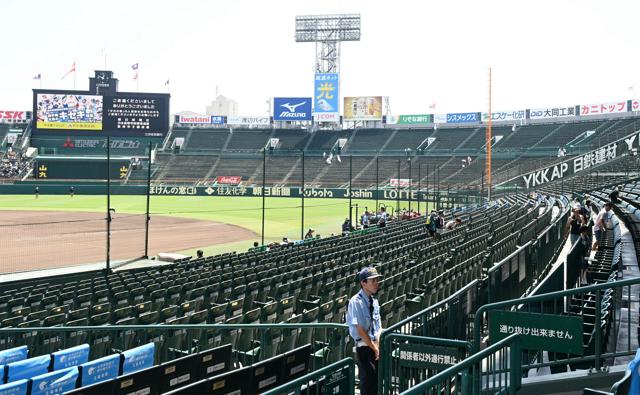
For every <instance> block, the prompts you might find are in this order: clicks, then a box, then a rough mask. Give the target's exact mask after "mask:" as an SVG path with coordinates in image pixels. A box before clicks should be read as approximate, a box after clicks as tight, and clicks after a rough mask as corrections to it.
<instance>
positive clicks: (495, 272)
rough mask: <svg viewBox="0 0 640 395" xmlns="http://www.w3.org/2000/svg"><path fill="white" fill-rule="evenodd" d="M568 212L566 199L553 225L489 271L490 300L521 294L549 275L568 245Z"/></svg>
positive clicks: (488, 295) (488, 296)
mask: <svg viewBox="0 0 640 395" xmlns="http://www.w3.org/2000/svg"><path fill="white" fill-rule="evenodd" d="M568 215H569V205H568V202H566V201H565V202H564V204H563V209H562V211H561V214H560V215H558V216H557V217H556V218H555V219H554V220H553V222H552V223H551V224H549V225H548V226H546V227H545V228H543V229H542V231H541V232H537V233H536V236H534V238H533V239H532V240H530V241H528V242H526V243H525V244H524V245H522V246H519V247H518V248H517V249H516V250H515V251H514V252H512V253H511V254H509V255H508V256H507V257H506V258H504V259H503V260H501V261H500V262H497V263H495V264H493V266H491V267H490V268H489V269H488V270H487V301H488V303H492V302H498V301H502V300H507V299H513V298H517V297H520V296H522V295H523V294H524V293H525V291H526V290H527V289H528V288H529V287H531V286H532V285H533V284H534V282H536V281H539V280H540V278H541V277H542V276H544V275H545V274H546V272H547V271H548V270H549V267H550V265H552V264H553V262H554V261H555V259H556V258H557V257H558V255H559V253H560V252H561V250H562V247H563V245H564V241H565V239H564V234H563V228H564V224H565V223H566V221H567V218H568Z"/></svg>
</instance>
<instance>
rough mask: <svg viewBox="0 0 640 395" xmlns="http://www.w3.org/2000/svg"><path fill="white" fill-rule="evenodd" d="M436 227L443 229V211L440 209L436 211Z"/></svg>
mask: <svg viewBox="0 0 640 395" xmlns="http://www.w3.org/2000/svg"><path fill="white" fill-rule="evenodd" d="M436 227H437V228H438V229H443V228H444V211H442V210H440V211H438V222H437V225H436Z"/></svg>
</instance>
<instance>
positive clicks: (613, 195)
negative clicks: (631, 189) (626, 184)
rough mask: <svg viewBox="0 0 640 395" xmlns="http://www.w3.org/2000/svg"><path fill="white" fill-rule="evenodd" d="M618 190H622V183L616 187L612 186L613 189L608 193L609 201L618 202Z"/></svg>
mask: <svg viewBox="0 0 640 395" xmlns="http://www.w3.org/2000/svg"><path fill="white" fill-rule="evenodd" d="M620 191H622V185H620V186H618V187H617V188H613V191H611V193H610V194H609V200H610V201H611V203H613V204H618V203H620Z"/></svg>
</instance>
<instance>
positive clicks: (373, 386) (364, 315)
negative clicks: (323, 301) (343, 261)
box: [346, 267, 382, 395]
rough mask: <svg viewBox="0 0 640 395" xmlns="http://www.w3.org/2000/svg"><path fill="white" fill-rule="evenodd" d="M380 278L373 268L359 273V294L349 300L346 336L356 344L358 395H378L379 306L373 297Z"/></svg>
mask: <svg viewBox="0 0 640 395" xmlns="http://www.w3.org/2000/svg"><path fill="white" fill-rule="evenodd" d="M380 277H382V276H381V275H380V274H378V271H377V270H376V269H375V268H373V267H366V268H364V269H362V270H361V271H360V273H358V281H359V282H360V292H358V293H357V294H356V295H354V296H353V297H352V298H351V300H349V307H348V309H347V317H346V321H347V325H349V335H351V337H352V338H353V340H354V341H355V343H356V356H357V361H358V377H359V378H360V394H362V395H376V394H377V393H378V359H379V358H380V348H379V347H380V344H379V340H380V332H382V323H381V322H380V304H379V303H378V300H377V299H374V298H373V295H374V294H375V293H376V292H378V286H379V285H378V281H379V278H380Z"/></svg>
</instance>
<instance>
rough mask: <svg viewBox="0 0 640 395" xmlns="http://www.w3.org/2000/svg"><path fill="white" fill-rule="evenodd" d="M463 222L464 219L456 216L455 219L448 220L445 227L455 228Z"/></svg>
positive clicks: (448, 228)
mask: <svg viewBox="0 0 640 395" xmlns="http://www.w3.org/2000/svg"><path fill="white" fill-rule="evenodd" d="M461 223H462V220H461V219H460V218H456V219H455V220H454V219H452V220H451V221H449V222H447V223H446V224H445V225H444V228H445V229H447V230H453V229H455V228H456V227H458V226H460V224H461Z"/></svg>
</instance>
